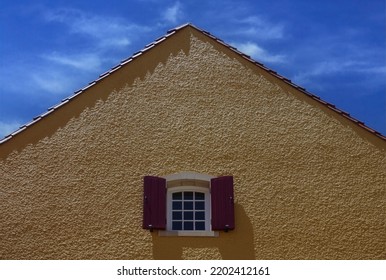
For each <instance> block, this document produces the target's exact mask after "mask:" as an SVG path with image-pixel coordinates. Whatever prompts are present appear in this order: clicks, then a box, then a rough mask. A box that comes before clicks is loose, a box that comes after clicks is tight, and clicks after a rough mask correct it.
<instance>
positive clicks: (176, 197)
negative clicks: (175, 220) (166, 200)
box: [173, 192, 182, 200]
mask: <svg viewBox="0 0 386 280" xmlns="http://www.w3.org/2000/svg"><path fill="white" fill-rule="evenodd" d="M181 199H182V192H176V193H173V200H181Z"/></svg>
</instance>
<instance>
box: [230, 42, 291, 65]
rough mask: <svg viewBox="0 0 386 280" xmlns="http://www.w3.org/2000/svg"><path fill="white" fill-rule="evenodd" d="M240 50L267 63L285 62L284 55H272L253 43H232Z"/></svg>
mask: <svg viewBox="0 0 386 280" xmlns="http://www.w3.org/2000/svg"><path fill="white" fill-rule="evenodd" d="M233 45H234V46H235V47H236V48H237V49H239V50H240V51H241V52H243V53H245V54H247V55H250V56H251V57H253V58H254V59H256V60H257V61H261V62H268V63H283V62H285V58H286V57H285V56H284V55H274V54H270V53H268V52H267V51H266V50H264V49H263V48H261V47H260V46H258V45H257V44H255V43H252V42H246V43H235V44H233Z"/></svg>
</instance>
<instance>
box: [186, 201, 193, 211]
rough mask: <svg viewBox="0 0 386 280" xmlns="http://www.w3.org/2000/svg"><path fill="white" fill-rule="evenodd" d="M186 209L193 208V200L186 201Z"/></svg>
mask: <svg viewBox="0 0 386 280" xmlns="http://www.w3.org/2000/svg"><path fill="white" fill-rule="evenodd" d="M184 210H193V202H186V201H185V202H184Z"/></svg>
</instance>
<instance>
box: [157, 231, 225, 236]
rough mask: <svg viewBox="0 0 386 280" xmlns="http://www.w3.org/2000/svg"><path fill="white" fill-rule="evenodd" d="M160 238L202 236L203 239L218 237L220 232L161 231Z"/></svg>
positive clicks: (159, 232)
mask: <svg viewBox="0 0 386 280" xmlns="http://www.w3.org/2000/svg"><path fill="white" fill-rule="evenodd" d="M158 236H201V237H218V236H219V233H218V231H194V230H176V231H168V230H159V231H158Z"/></svg>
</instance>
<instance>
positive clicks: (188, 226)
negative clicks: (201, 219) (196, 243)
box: [184, 222, 193, 230]
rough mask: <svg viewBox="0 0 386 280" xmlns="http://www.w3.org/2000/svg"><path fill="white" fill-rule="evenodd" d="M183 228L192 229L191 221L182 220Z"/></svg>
mask: <svg viewBox="0 0 386 280" xmlns="http://www.w3.org/2000/svg"><path fill="white" fill-rule="evenodd" d="M184 230H193V222H184Z"/></svg>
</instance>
